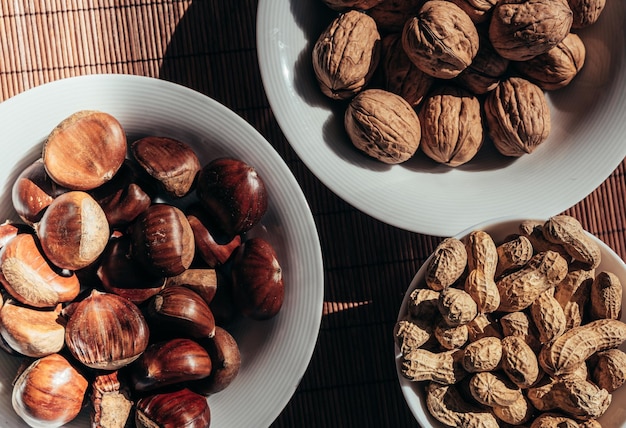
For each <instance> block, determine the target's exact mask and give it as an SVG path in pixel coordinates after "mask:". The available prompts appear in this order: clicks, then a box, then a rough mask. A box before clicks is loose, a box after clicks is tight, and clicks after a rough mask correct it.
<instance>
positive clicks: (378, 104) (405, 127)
mask: <svg viewBox="0 0 626 428" xmlns="http://www.w3.org/2000/svg"><path fill="white" fill-rule="evenodd" d="M344 124H345V128H346V131H347V133H348V136H349V137H350V140H351V141H352V144H354V146H355V147H356V148H357V149H359V150H361V151H363V152H365V153H366V154H367V155H369V156H371V157H373V158H376V159H378V160H380V161H382V162H385V163H388V164H395V163H400V162H404V161H406V160H407V159H409V158H411V157H412V156H413V154H415V151H416V150H417V148H418V147H419V144H420V139H421V127H420V123H419V119H418V117H417V113H415V111H414V110H413V108H412V107H411V106H410V105H409V103H408V102H406V101H405V100H404V98H402V97H401V96H399V95H396V94H394V93H392V92H389V91H385V90H382V89H366V90H364V91H363V92H361V93H359V94H358V95H356V96H355V97H354V98H353V99H352V101H351V102H350V104H349V105H348V108H347V109H346V112H345V117H344Z"/></svg>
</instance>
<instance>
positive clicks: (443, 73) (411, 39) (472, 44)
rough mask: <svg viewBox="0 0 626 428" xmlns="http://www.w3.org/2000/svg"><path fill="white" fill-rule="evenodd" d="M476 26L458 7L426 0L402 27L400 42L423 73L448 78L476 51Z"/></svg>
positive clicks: (449, 3)
mask: <svg viewBox="0 0 626 428" xmlns="http://www.w3.org/2000/svg"><path fill="white" fill-rule="evenodd" d="M478 43H479V40H478V31H477V30H476V26H475V25H474V23H473V22H472V20H471V19H470V17H469V16H468V15H467V13H465V12H464V11H463V10H462V9H461V8H460V7H458V6H457V5H455V4H454V3H451V2H449V1H444V0H429V1H427V2H426V3H424V5H423V6H422V7H421V8H420V10H419V12H418V14H417V16H414V17H412V18H409V19H408V20H407V21H406V23H405V25H404V28H403V30H402V45H403V46H404V50H405V51H406V53H407V55H408V56H409V58H410V59H411V61H413V63H414V64H415V65H416V66H417V67H418V68H419V69H420V70H422V71H423V72H424V73H427V74H429V75H431V76H433V77H437V78H441V79H451V78H453V77H455V76H457V75H458V74H459V73H460V72H461V71H463V70H464V69H465V68H466V67H467V66H468V65H470V63H471V62H472V60H473V59H474V57H475V56H476V53H477V52H478Z"/></svg>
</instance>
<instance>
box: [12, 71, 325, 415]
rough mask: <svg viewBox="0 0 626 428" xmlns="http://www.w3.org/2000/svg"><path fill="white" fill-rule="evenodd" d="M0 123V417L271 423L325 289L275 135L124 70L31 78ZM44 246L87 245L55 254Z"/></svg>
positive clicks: (305, 353) (310, 342)
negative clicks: (37, 82) (37, 81)
mask: <svg viewBox="0 0 626 428" xmlns="http://www.w3.org/2000/svg"><path fill="white" fill-rule="evenodd" d="M0 127H2V129H3V132H4V137H3V144H4V148H5V150H4V155H3V157H2V160H0V163H1V164H2V168H0V183H1V184H2V193H1V195H0V197H1V198H2V204H1V205H0V217H2V221H3V222H4V223H3V224H2V225H0V241H1V243H0V246H1V247H2V250H1V251H0V252H1V253H2V256H0V258H1V259H2V261H1V262H0V271H2V275H1V285H0V288H1V289H2V290H1V291H2V292H1V293H0V295H1V298H0V301H1V303H2V304H0V319H1V321H0V414H1V415H2V417H1V418H0V419H1V420H2V421H1V422H0V425H2V426H11V427H23V426H66V427H87V426H120V427H121V426H127V425H126V422H128V426H130V425H132V426H135V425H134V423H136V424H137V426H179V427H180V426H191V425H193V426H209V423H210V424H211V426H219V427H225V426H242V427H244V426H254V427H267V426H270V425H271V424H272V422H273V421H274V419H275V418H276V417H277V416H278V415H279V414H280V412H281V411H282V410H283V408H284V406H285V405H286V404H287V403H288V401H289V399H290V398H291V396H292V394H293V393H294V392H295V389H296V387H297V385H298V382H299V381H300V379H301V378H302V376H303V374H304V372H305V370H306V368H307V366H308V364H309V361H310V357H311V355H312V353H313V350H314V347H315V343H316V339H317V335H318V329H319V325H320V321H321V314H322V303H323V288H324V287H323V267H322V258H321V250H320V246H319V239H318V237H317V231H316V228H315V224H314V221H313V217H312V215H311V212H310V209H309V207H308V204H307V202H306V199H305V197H304V195H303V193H302V191H301V189H300V186H299V185H298V183H297V181H296V179H295V178H294V176H293V175H292V174H291V172H289V169H288V167H287V165H286V164H285V163H284V161H283V160H282V159H281V157H280V155H279V154H278V153H277V152H276V151H275V150H274V149H273V147H272V146H271V144H270V143H269V142H268V141H267V140H266V139H265V138H263V136H262V135H260V134H259V133H258V132H257V131H256V130H255V129H254V128H253V127H252V126H251V125H250V124H249V123H247V122H246V121H245V120H244V119H242V118H241V117H239V116H238V115H237V114H235V113H234V112H232V111H231V110H229V109H228V108H226V107H224V106H223V105H221V104H219V103H218V102H216V101H214V100H213V99H211V98H209V97H207V96H206V95H203V94H200V93H198V92H196V91H194V90H192V89H190V88H186V87H184V86H181V85H177V84H174V83H171V82H166V81H163V80H160V79H155V78H149V77H142V76H132V75H121V74H112V75H108V74H103V75H99V74H96V75H88V76H80V77H73V78H68V79H61V80H57V81H53V82H50V83H46V84H44V85H41V86H37V87H34V88H32V89H29V90H28V91H25V92H23V93H20V94H18V95H16V96H15V97H13V98H10V99H8V100H6V101H4V102H2V103H0ZM75 137H76V138H75ZM68 147H71V150H67V148H68ZM84 153H88V154H89V155H88V156H87V155H84ZM118 156H119V159H118ZM55 160H61V161H62V162H57V161H55ZM114 161H115V162H114ZM113 164H114V166H115V170H113V168H109V167H107V168H106V169H103V168H102V167H103V166H105V165H110V166H113ZM70 171H73V172H80V174H78V175H74V174H72V175H70V174H67V172H70ZM112 171H114V172H112ZM72 176H74V177H78V178H79V179H78V180H72V179H71V177H72ZM208 177H217V178H216V180H217V181H219V182H220V183H221V184H219V185H218V187H219V192H224V193H225V194H228V195H230V196H229V198H230V199H231V200H233V201H235V200H245V201H246V202H245V203H246V206H247V207H248V208H244V207H242V206H239V207H237V206H236V205H230V206H229V207H226V205H223V204H221V203H220V202H218V200H219V198H215V197H213V196H210V195H215V193H216V192H213V191H212V190H211V189H212V188H213V189H215V188H214V187H212V186H214V183H213V181H211V179H209V178H208ZM93 178H98V179H103V180H104V183H102V184H97V185H96V187H95V188H94V187H92V185H89V186H87V185H86V184H85V183H87V182H88V181H89V182H91V180H92V179H93ZM118 179H119V180H118ZM170 179H172V180H170ZM244 182H246V183H251V186H246V185H244V184H243V183H244ZM233 187H237V188H238V189H239V190H237V191H236V192H235V191H233V190H232V189H233ZM81 189H82V190H81ZM107 189H108V190H107ZM57 190H61V192H57ZM70 195H71V197H70ZM78 196H79V197H80V199H74V198H75V197H78ZM45 201H47V202H46V204H45V205H39V204H38V202H45ZM73 201H79V202H80V205H78V203H76V202H73ZM57 207H58V208H61V207H66V208H68V209H65V208H61V211H57ZM211 207H213V208H211ZM250 207H251V208H250ZM220 212H224V213H227V217H226V218H232V219H238V218H239V217H240V214H242V213H243V214H244V216H246V217H248V219H254V220H253V221H251V222H248V221H247V220H246V222H245V223H241V222H239V220H237V221H236V224H235V223H232V224H231V223H230V222H229V221H226V222H223V218H222V219H220V218H221V217H220V215H219V214H218V213H220ZM31 214H37V217H35V216H31ZM40 214H41V215H40ZM93 219H95V220H97V222H94V221H92V220H93ZM61 225H64V226H61ZM81 225H82V226H81ZM57 226H61V227H60V228H57ZM79 226H80V227H79ZM231 226H232V227H231ZM61 229H62V230H61ZM79 230H80V232H78V231H79ZM97 230H100V231H103V240H102V241H101V240H100V238H101V237H100V236H99V235H100V234H99V233H98V236H95V235H94V234H93V233H94V232H96V231H97ZM57 232H61V234H62V235H64V236H65V237H66V238H65V240H56V239H55V238H54V236H56V235H57ZM92 236H93V239H91V237H92ZM85 237H86V238H85ZM75 238H78V239H75ZM96 238H97V239H96ZM75 241H77V242H79V243H80V242H83V243H84V244H85V245H80V246H79V245H76V244H75ZM85 241H89V242H85ZM58 242H60V244H61V245H60V246H59V247H57V248H59V250H60V254H74V250H75V249H76V248H83V249H85V248H86V247H89V248H91V249H93V248H98V250H97V251H96V252H93V253H92V251H91V250H89V251H88V252H89V253H90V254H92V256H95V259H92V258H91V256H89V257H90V259H88V261H87V260H86V259H84V255H85V254H86V253H84V252H81V253H80V254H81V257H80V258H79V257H78V256H77V255H74V256H73V257H72V260H71V261H72V262H73V263H75V262H77V261H80V262H81V264H80V265H79V264H74V265H68V264H66V263H69V262H66V261H64V260H63V259H62V258H57V257H56V256H58V255H59V254H56V255H55V254H54V252H53V251H50V248H51V247H49V246H48V243H58ZM22 243H26V245H29V247H23V248H24V250H19V251H17V248H18V247H17V245H20V248H22V247H21V245H22ZM101 243H102V244H104V245H103V246H100V244H101ZM88 244H91V245H88ZM233 244H234V245H233ZM55 246H56V245H55ZM166 247H167V249H166ZM26 248H30V249H28V250H26ZM159 248H160V249H159ZM42 250H43V252H42ZM20 254H21V255H20ZM24 255H26V257H24ZM157 255H158V256H157ZM53 256H54V258H53ZM157 258H161V259H162V260H169V261H168V262H165V264H161V263H160V262H157ZM251 260H256V261H255V264H254V266H253V267H251V266H250V265H251V263H250V261H251ZM85 261H86V262H87V264H85V263H84V262H85ZM31 263H32V264H33V265H35V266H39V268H38V269H35V268H31V267H30V266H29V264H31ZM158 266H160V268H159V267H158ZM174 266H175V269H171V268H172V267H174ZM16 268H17V269H16ZM154 268H157V269H156V270H155V269H154ZM250 271H252V272H253V273H254V274H255V275H253V274H249V273H246V272H250ZM266 274H269V276H268V277H265V275H266ZM261 277H265V278H266V279H262V280H261V281H260V282H257V283H256V285H255V286H254V287H256V286H258V288H256V290H257V291H258V294H255V293H257V292H251V287H252V285H253V284H254V283H255V282H256V281H255V280H254V279H253V278H257V279H260V278H261ZM42 278H43V280H41V279H42ZM25 281H26V282H25ZM28 281H29V282H28ZM25 284H26V285H25ZM60 284H66V285H65V286H63V287H64V288H63V290H64V292H63V293H61V292H60V291H58V292H56V291H54V292H53V291H52V290H51V289H49V288H48V287H52V286H55V287H58V286H59V285H60ZM303 285H305V286H303ZM20 290H22V291H24V290H25V292H24V293H22V292H21V291H20ZM29 290H30V292H29ZM239 292H242V293H243V294H241V295H240V294H239ZM235 294H237V296H238V297H235ZM244 295H246V296H247V297H244ZM255 295H256V297H254V296H255ZM44 296H47V297H45V300H40V297H44ZM220 296H221V297H220ZM261 296H265V298H264V299H263V300H264V301H265V302H266V303H262V302H259V301H257V300H256V298H258V297H261ZM49 298H52V299H51V300H48V299H49ZM35 299H37V300H36V301H35ZM176 302H178V303H176ZM107 308H110V309H107ZM43 314H47V316H44V315H43ZM106 314H108V315H106ZM83 315H85V317H84V318H83ZM43 320H48V321H47V322H44V321H43ZM184 320H186V321H184ZM116 326H118V327H119V326H122V327H121V328H118V327H116ZM52 339H54V340H52ZM57 339H60V340H59V341H57ZM51 343H54V345H52V346H49V345H50V344H51ZM148 366H150V367H149V368H148ZM27 367H28V368H27ZM25 368H27V369H26V370H23V369H25ZM70 373H71V376H70ZM18 374H19V376H18ZM50 379H54V381H50ZM214 381H215V382H214ZM155 382H156V383H155ZM171 382H174V383H171ZM34 390H36V391H38V392H36V393H34V392H33V391H34ZM268 390H271V391H272V393H271V394H267V391H268ZM42 403H44V404H45V405H43V404H42ZM112 421H117V422H112Z"/></svg>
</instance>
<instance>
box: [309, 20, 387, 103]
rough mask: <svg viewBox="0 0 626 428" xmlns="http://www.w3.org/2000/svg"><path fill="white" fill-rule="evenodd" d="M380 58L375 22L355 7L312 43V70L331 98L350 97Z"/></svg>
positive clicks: (374, 67)
mask: <svg viewBox="0 0 626 428" xmlns="http://www.w3.org/2000/svg"><path fill="white" fill-rule="evenodd" d="M379 60H380V34H379V33H378V29H377V28H376V22H375V21H374V19H372V18H371V17H370V16H368V15H366V14H364V13H362V12H359V11H356V10H351V11H349V12H346V13H343V14H341V15H339V16H338V17H337V18H335V19H334V20H333V21H332V22H331V23H330V24H329V26H328V27H327V28H326V30H324V32H323V33H322V34H321V35H320V36H319V38H318V40H317V42H316V43H315V45H314V46H313V71H314V72H315V76H316V78H317V81H318V83H319V85H320V88H321V90H322V92H323V93H324V94H325V95H326V96H328V97H330V98H332V99H347V98H350V97H352V96H354V95H355V94H356V93H357V92H359V91H361V90H362V89H363V87H364V86H365V85H367V83H368V82H369V81H370V79H371V78H372V75H373V74H374V71H375V70H376V67H377V66H378V61H379Z"/></svg>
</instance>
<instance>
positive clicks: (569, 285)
mask: <svg viewBox="0 0 626 428" xmlns="http://www.w3.org/2000/svg"><path fill="white" fill-rule="evenodd" d="M594 272H595V271H594V270H593V269H592V270H585V269H572V270H570V271H569V272H568V273H567V275H566V276H565V279H563V281H561V283H560V284H558V285H557V286H556V288H555V292H554V298H555V299H557V301H558V302H559V304H560V305H561V307H562V308H563V313H564V314H565V319H566V326H567V329H571V328H573V327H578V326H579V325H581V324H582V322H583V315H584V311H585V305H586V304H587V301H588V300H589V293H590V291H589V290H590V288H591V283H592V282H593V278H594V275H595V273H594Z"/></svg>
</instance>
